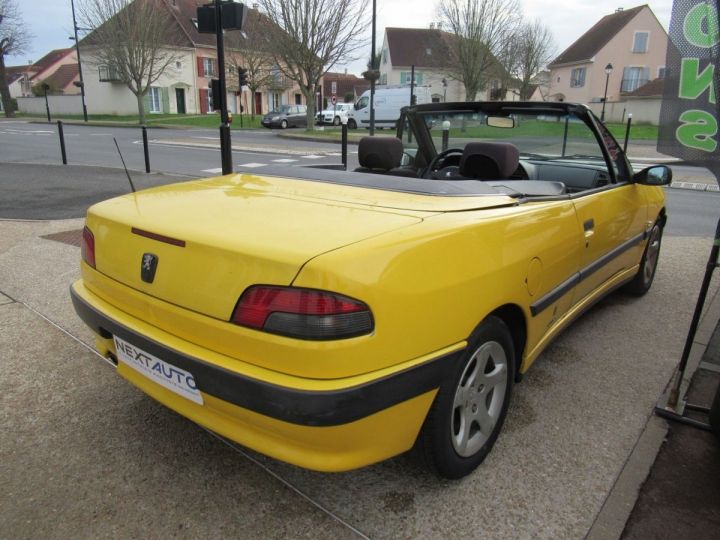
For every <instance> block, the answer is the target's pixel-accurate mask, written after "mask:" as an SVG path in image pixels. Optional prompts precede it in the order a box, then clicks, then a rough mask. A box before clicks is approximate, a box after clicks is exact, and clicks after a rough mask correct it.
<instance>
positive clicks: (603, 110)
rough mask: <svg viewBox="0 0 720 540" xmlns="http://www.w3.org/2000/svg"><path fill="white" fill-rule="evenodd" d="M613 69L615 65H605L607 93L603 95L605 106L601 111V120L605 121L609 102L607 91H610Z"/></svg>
mask: <svg viewBox="0 0 720 540" xmlns="http://www.w3.org/2000/svg"><path fill="white" fill-rule="evenodd" d="M612 71H613V65H612V64H608V65H607V66H605V95H604V96H603V100H602V101H603V106H602V112H601V113H600V121H601V122H604V121H605V103H606V102H607V91H608V84H609V83H610V74H611V73H612Z"/></svg>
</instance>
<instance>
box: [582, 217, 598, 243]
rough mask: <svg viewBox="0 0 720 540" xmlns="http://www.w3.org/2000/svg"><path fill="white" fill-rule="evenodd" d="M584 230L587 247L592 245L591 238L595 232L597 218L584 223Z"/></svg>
mask: <svg viewBox="0 0 720 540" xmlns="http://www.w3.org/2000/svg"><path fill="white" fill-rule="evenodd" d="M583 230H584V231H585V247H588V246H589V245H590V239H591V238H592V237H593V235H594V234H595V220H594V219H588V220H587V221H586V222H585V223H583Z"/></svg>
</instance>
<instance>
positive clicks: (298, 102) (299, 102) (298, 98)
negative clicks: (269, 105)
mask: <svg viewBox="0 0 720 540" xmlns="http://www.w3.org/2000/svg"><path fill="white" fill-rule="evenodd" d="M295 105H302V96H301V95H300V94H295Z"/></svg>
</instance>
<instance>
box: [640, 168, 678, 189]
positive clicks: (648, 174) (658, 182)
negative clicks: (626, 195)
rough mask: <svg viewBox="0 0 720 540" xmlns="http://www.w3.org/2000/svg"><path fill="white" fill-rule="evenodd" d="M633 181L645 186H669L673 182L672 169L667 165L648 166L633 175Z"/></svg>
mask: <svg viewBox="0 0 720 540" xmlns="http://www.w3.org/2000/svg"><path fill="white" fill-rule="evenodd" d="M633 182H635V183H636V184H642V185H645V186H667V185H670V182H672V169H670V167H667V166H665V165H654V166H653V167H647V168H646V169H643V170H642V171H640V172H638V173H636V174H635V176H633Z"/></svg>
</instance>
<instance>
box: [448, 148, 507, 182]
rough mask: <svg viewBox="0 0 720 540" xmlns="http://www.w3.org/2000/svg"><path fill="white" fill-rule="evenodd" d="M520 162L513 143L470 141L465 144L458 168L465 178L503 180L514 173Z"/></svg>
mask: <svg viewBox="0 0 720 540" xmlns="http://www.w3.org/2000/svg"><path fill="white" fill-rule="evenodd" d="M519 163H520V152H519V151H518V149H517V147H515V145H513V144H510V143H505V142H472V143H468V144H466V145H465V149H464V150H463V155H462V157H461V158H460V170H459V171H458V172H459V173H460V174H461V175H462V176H465V177H466V178H477V179H479V180H503V179H505V178H508V177H509V176H510V175H511V174H512V173H514V172H515V171H516V170H517V168H518V164H519Z"/></svg>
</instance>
